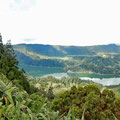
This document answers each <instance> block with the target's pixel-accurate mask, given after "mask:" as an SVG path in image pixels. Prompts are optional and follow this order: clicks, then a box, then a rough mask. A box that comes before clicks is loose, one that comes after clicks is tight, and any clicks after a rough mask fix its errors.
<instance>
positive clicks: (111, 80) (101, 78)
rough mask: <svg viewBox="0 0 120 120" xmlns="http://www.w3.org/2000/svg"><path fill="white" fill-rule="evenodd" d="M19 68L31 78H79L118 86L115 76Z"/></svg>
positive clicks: (53, 69) (118, 78)
mask: <svg viewBox="0 0 120 120" xmlns="http://www.w3.org/2000/svg"><path fill="white" fill-rule="evenodd" d="M21 68H24V70H25V71H26V74H27V75H28V76H33V77H46V76H53V77H56V78H58V79H60V78H62V77H79V78H81V79H83V80H92V81H93V82H96V83H100V84H103V85H106V86H108V85H118V84H120V77H117V76H115V75H98V74H87V73H73V74H67V73H66V71H65V70H64V69H63V68H47V67H38V66H20V69H21Z"/></svg>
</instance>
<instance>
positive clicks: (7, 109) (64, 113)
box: [0, 74, 120, 120]
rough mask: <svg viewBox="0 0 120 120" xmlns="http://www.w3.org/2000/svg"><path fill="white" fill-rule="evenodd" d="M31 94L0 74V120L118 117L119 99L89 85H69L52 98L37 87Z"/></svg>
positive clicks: (103, 118) (106, 90)
mask: <svg viewBox="0 0 120 120" xmlns="http://www.w3.org/2000/svg"><path fill="white" fill-rule="evenodd" d="M33 88H34V87H33V86H31V87H30V91H31V93H30V94H28V93H27V92H26V91H24V90H22V89H20V88H18V87H17V86H16V85H14V84H13V82H12V81H10V80H8V79H7V78H6V77H5V76H4V75H2V74H1V75H0V120H114V119H115V118H116V119H120V98H116V97H115V94H114V92H113V91H112V90H108V89H104V90H103V91H102V92H101V91H100V89H99V88H98V87H97V86H96V85H94V84H92V85H86V86H84V87H83V86H81V85H80V86H78V87H76V86H73V87H71V89H70V90H66V91H64V92H61V93H60V94H59V96H58V97H57V96H56V98H54V99H51V98H49V97H48V98H46V97H43V95H42V93H40V90H39V89H36V90H34V89H35V88H34V89H33Z"/></svg>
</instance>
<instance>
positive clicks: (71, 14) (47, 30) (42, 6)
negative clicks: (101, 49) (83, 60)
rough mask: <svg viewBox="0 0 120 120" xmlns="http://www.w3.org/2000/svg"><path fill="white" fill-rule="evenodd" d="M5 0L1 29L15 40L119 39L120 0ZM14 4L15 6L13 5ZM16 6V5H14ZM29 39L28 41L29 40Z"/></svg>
mask: <svg viewBox="0 0 120 120" xmlns="http://www.w3.org/2000/svg"><path fill="white" fill-rule="evenodd" d="M33 2H34V0H16V1H15V0H3V2H1V1H0V32H1V33H2V35H3V38H4V42H6V39H12V43H14V44H16V43H23V42H25V41H24V39H27V38H36V39H35V40H33V41H29V43H41V44H42V43H44V44H62V45H63V44H65V45H93V44H108V43H120V7H119V6H120V1H119V0H100V1H98V0H36V3H33ZM11 6H12V7H11ZM13 8H14V9H13ZM26 42H27V41H26Z"/></svg>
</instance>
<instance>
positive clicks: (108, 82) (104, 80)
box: [44, 73, 120, 86]
mask: <svg viewBox="0 0 120 120" xmlns="http://www.w3.org/2000/svg"><path fill="white" fill-rule="evenodd" d="M47 76H53V77H55V78H58V79H61V78H62V77H71V76H69V75H68V74H67V73H54V74H48V75H45V76H44V77H47ZM79 78H80V79H82V80H92V81H93V82H96V83H100V84H102V85H104V86H109V85H118V84H120V77H113V78H90V77H79Z"/></svg>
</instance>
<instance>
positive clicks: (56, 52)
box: [14, 44, 120, 57]
mask: <svg viewBox="0 0 120 120" xmlns="http://www.w3.org/2000/svg"><path fill="white" fill-rule="evenodd" d="M14 49H15V50H17V51H23V50H26V51H31V52H33V53H37V54H40V55H45V56H52V57H60V56H62V57H63V56H67V55H95V54H97V53H100V52H104V53H120V46H118V45H115V44H109V45H96V46H85V47H83V46H59V45H42V44H18V45H14Z"/></svg>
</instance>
